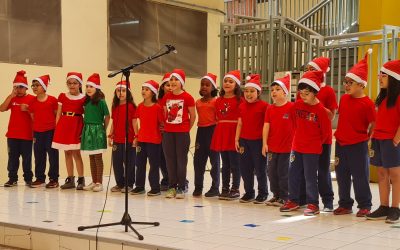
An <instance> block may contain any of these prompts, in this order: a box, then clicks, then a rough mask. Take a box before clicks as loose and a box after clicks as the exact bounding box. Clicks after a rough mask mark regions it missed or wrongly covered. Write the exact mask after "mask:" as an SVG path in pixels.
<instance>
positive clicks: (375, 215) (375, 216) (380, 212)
mask: <svg viewBox="0 0 400 250" xmlns="http://www.w3.org/2000/svg"><path fill="white" fill-rule="evenodd" d="M389 210H390V208H389V207H387V206H382V205H381V206H379V207H378V209H377V210H375V211H374V212H372V213H370V214H368V215H366V216H365V217H366V218H367V219H368V220H384V219H386V217H387V216H388V215H389Z"/></svg>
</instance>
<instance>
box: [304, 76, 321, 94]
mask: <svg viewBox="0 0 400 250" xmlns="http://www.w3.org/2000/svg"><path fill="white" fill-rule="evenodd" d="M300 83H305V84H307V85H310V86H311V87H312V88H314V89H315V90H316V91H319V90H320V88H319V87H318V85H317V84H316V83H315V82H314V81H312V80H310V79H308V78H301V79H300V81H299V84H300Z"/></svg>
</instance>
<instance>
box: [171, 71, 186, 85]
mask: <svg viewBox="0 0 400 250" xmlns="http://www.w3.org/2000/svg"><path fill="white" fill-rule="evenodd" d="M173 76H175V77H176V78H178V80H179V81H180V82H181V84H182V85H185V81H184V80H183V79H182V77H181V75H179V74H178V73H172V74H171V76H170V78H169V79H171V78H172V77H173Z"/></svg>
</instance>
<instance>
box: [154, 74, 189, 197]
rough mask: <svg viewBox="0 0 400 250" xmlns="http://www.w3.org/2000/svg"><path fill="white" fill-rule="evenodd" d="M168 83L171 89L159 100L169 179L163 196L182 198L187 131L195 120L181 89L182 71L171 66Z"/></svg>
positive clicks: (186, 94)
mask: <svg viewBox="0 0 400 250" xmlns="http://www.w3.org/2000/svg"><path fill="white" fill-rule="evenodd" d="M169 82H170V84H171V88H172V92H170V93H167V94H165V96H164V97H163V99H162V101H161V104H162V106H163V107H164V110H165V113H166V120H165V125H164V135H163V142H162V147H163V150H164V156H165V160H166V163H167V168H168V178H169V189H168V191H167V194H166V198H174V197H176V198H177V199H183V198H184V197H185V194H184V189H185V181H186V167H187V160H188V159H187V154H188V151H189V145H190V135H189V131H190V129H191V128H192V126H193V124H194V121H195V120H196V112H195V108H194V105H195V104H194V99H193V97H192V96H191V95H190V94H189V93H187V92H186V91H185V90H184V89H183V86H184V85H185V72H184V71H183V70H182V69H174V70H173V71H172V73H171V78H170V81H169Z"/></svg>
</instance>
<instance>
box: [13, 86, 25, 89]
mask: <svg viewBox="0 0 400 250" xmlns="http://www.w3.org/2000/svg"><path fill="white" fill-rule="evenodd" d="M15 88H17V89H24V88H25V87H24V86H21V85H18V86H15Z"/></svg>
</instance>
